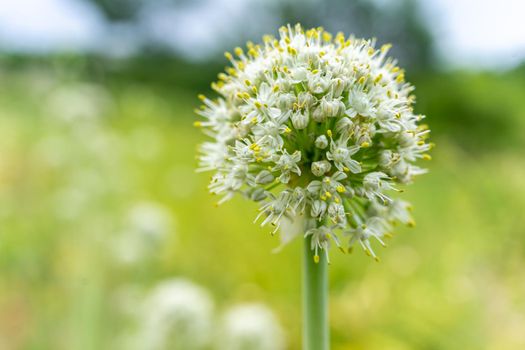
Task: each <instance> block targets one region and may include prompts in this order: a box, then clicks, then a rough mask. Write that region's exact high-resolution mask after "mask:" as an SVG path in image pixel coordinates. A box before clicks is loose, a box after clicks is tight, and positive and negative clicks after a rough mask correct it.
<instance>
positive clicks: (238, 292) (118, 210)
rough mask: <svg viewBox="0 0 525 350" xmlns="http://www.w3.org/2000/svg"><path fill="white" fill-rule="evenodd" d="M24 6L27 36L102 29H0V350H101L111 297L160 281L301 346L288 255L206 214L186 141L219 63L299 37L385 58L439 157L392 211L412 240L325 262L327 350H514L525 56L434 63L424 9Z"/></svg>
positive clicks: (235, 213)
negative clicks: (408, 89) (63, 23)
mask: <svg viewBox="0 0 525 350" xmlns="http://www.w3.org/2000/svg"><path fill="white" fill-rule="evenodd" d="M15 2H16V1H15V0H12V2H11V1H7V2H3V3H2V4H0V19H1V18H6V17H5V16H6V15H5V14H6V13H8V14H9V13H11V12H9V11H7V10H8V9H9V8H10V6H11V7H13V8H15V9H19V10H20V7H21V6H20V5H16V4H15ZM24 2H28V4H26V5H27V6H29V5H31V4H32V6H34V7H31V8H29V7H28V9H30V10H28V11H29V12H31V13H35V14H36V15H41V18H40V19H39V21H40V22H42V23H40V22H38V21H36V22H35V20H34V18H33V19H32V17H27V18H24V17H23V16H22V18H19V21H20V23H23V24H26V25H28V26H30V25H31V24H32V25H33V26H34V27H36V28H37V29H38V30H37V34H40V35H42V31H40V29H39V28H41V27H39V25H40V26H42V27H43V28H47V27H46V26H53V22H54V21H55V19H54V18H55V17H54V16H53V15H52V12H53V11H55V8H58V7H60V6H70V5H71V4H72V3H75V4H76V5H75V6H80V5H79V3H82V6H83V7H81V9H82V10H83V11H84V10H86V9H89V12H82V11H81V12H80V14H81V16H80V17H79V18H82V17H83V16H84V17H89V18H91V17H93V18H95V19H94V21H95V22H96V23H98V24H99V25H100V26H103V27H101V28H105V30H106V31H104V32H102V31H100V30H98V31H97V30H95V31H94V32H93V33H92V34H91V35H92V38H93V40H91V39H89V40H88V39H85V38H84V36H83V35H84V34H78V33H77V32H75V31H73V32H72V33H71V37H68V38H66V39H64V40H65V41H60V42H59V44H53V43H51V44H49V45H47V46H46V45H44V44H45V38H44V36H42V39H41V40H40V39H39V38H40V37H39V36H38V35H36V36H23V35H22V34H20V33H22V31H23V30H22V29H23V28H24V27H23V26H22V27H17V26H16V25H14V26H11V29H10V31H8V30H7V29H5V28H6V27H5V26H4V27H2V25H1V24H0V48H1V49H0V50H1V51H0V53H1V54H0V349H9V350H11V349H35V350H36V349H39V350H40V349H49V350H55V349H75V350H76V349H116V348H118V346H117V339H121V338H122V337H125V335H126V334H127V333H129V332H132V331H130V329H132V328H133V326H132V323H133V321H132V320H131V321H130V316H129V315H128V314H127V312H125V311H123V309H126V308H130V307H131V309H133V308H134V307H135V306H136V304H135V303H133V302H132V303H131V306H130V305H127V306H123V304H126V302H125V300H124V301H123V299H126V298H125V295H126V291H128V292H129V291H130V290H139V291H147V290H150V289H151V288H153V287H154V286H155V285H156V284H158V283H159V282H161V281H163V280H166V279H169V278H173V277H182V278H185V279H188V280H191V281H193V282H194V283H196V284H198V285H200V286H201V287H203V288H204V289H206V290H208V291H209V293H210V295H211V296H212V297H213V299H214V301H215V304H216V310H217V314H221V312H223V311H224V310H226V309H227V308H228V307H230V306H232V305H235V304H237V303H240V302H261V303H264V304H265V305H267V306H268V307H269V308H271V310H273V312H274V313H275V315H276V317H277V319H278V320H279V322H280V324H281V326H282V328H283V329H284V333H285V338H286V344H287V348H288V349H299V348H300V332H301V314H300V300H301V299H300V290H299V288H300V251H301V249H300V242H293V243H292V244H290V245H289V246H287V247H285V248H284V249H283V250H282V251H281V252H280V253H278V254H274V253H272V250H273V249H274V248H275V247H277V246H278V245H279V243H280V242H279V238H278V237H277V236H275V237H272V236H271V235H270V233H269V230H268V229H261V228H259V227H258V226H257V225H254V224H252V220H253V218H254V217H255V215H256V212H257V206H256V204H254V203H249V202H246V201H244V200H243V199H239V198H236V199H234V200H233V201H231V202H229V203H227V204H225V205H223V206H220V207H219V208H215V207H214V203H215V201H216V199H215V198H213V196H211V195H209V194H208V193H207V190H206V186H207V182H208V180H209V174H196V173H195V172H194V169H195V167H196V160H195V150H196V146H197V144H198V143H200V142H202V141H204V139H205V137H204V136H202V135H201V134H200V133H199V131H198V130H194V128H193V127H192V123H193V120H194V115H193V109H194V108H195V107H197V106H198V104H199V103H198V100H197V99H196V95H197V93H199V92H205V93H210V88H209V82H211V81H212V80H214V78H215V76H216V74H217V73H219V72H220V71H221V70H222V69H223V68H224V66H225V65H226V60H225V59H223V56H222V53H221V51H222V50H223V49H228V48H231V47H234V46H235V45H240V44H241V43H242V42H244V41H245V40H248V39H250V40H253V41H258V40H259V38H260V35H261V34H262V33H264V32H269V33H275V32H276V29H277V28H278V26H279V25H281V24H283V23H288V22H291V23H295V22H297V21H299V22H301V23H303V24H304V25H305V26H318V25H323V26H324V27H325V28H327V29H328V30H331V31H334V32H335V31H339V30H342V31H344V32H346V33H350V32H353V33H356V35H359V36H376V37H377V38H378V41H379V43H384V42H392V43H393V45H394V48H395V50H394V51H393V55H394V56H396V57H399V59H400V63H401V65H402V66H404V67H406V68H407V78H408V80H409V81H411V82H412V83H414V84H415V86H416V96H417V101H418V102H417V104H416V110H417V111H418V112H419V113H422V114H426V115H427V117H428V119H427V122H428V124H429V125H430V127H431V129H432V139H433V141H434V142H435V143H436V144H437V147H436V148H435V150H434V151H433V153H432V156H433V161H432V162H429V163H427V164H428V166H429V168H430V173H429V174H427V175H425V176H422V177H421V178H419V179H418V181H416V183H415V184H414V185H413V186H411V187H409V188H408V191H406V192H405V193H403V194H402V197H403V198H404V199H407V200H409V201H411V202H412V203H413V204H414V207H415V211H414V216H415V218H416V222H417V226H416V227H415V228H412V229H408V228H404V227H399V229H398V234H397V235H396V236H395V237H394V239H393V240H392V241H391V242H390V244H389V247H388V248H387V249H385V250H382V251H381V252H380V255H381V258H382V262H381V263H379V264H378V263H376V262H374V261H373V260H371V259H369V258H367V257H366V255H365V254H362V252H360V251H356V252H355V253H354V254H352V255H342V254H339V253H338V252H336V251H335V250H334V251H333V252H332V255H331V256H332V260H333V262H332V265H331V267H330V288H331V292H330V293H331V295H330V298H331V301H330V321H331V330H332V348H333V349H334V350H342V349H394V350H398V349H399V350H404V349H498V350H499V349H525V331H524V330H525V275H524V269H525V236H524V233H525V215H523V210H524V208H525V152H524V149H525V133H524V132H523V131H524V130H525V65H524V64H520V63H519V62H520V60H522V59H523V58H524V57H525V54H523V55H521V56H519V55H517V56H516V55H514V56H513V57H514V58H513V61H512V62H511V63H509V62H507V61H505V60H501V62H499V61H498V59H497V58H496V59H494V58H493V59H492V61H491V62H492V63H491V64H488V65H485V64H477V63H479V62H477V63H476V62H474V63H469V62H470V61H468V59H466V58H465V61H464V62H463V61H462V60H463V58H461V57H460V58H458V57H456V58H455V59H454V58H452V59H450V57H449V54H453V52H450V51H447V49H446V48H445V49H444V48H443V45H442V43H443V42H446V41H447V40H452V39H451V38H447V37H446V34H443V33H440V32H439V31H438V32H436V31H435V30H433V29H435V28H434V27H435V26H436V24H435V23H438V18H437V17H434V16H433V14H431V15H428V13H427V15H424V14H423V12H424V7H423V6H422V1H419V2H418V1H410V0H406V1H395V2H394V1H386V0H385V1H355V2H345V1H306V2H298V1H292V0H290V1H282V2H277V1H267V2H262V1H240V0H237V1H234V2H224V1H223V2H222V5H221V4H219V2H213V1H204V0H202V1H196V2H191V1H180V0H179V1H168V0H167V1H153V2H146V1H141V0H119V1H106V0H92V1H87V0H86V1H80V0H78V1H74V0H69V1H68V0H62V1H58V0H57V1H55V2H56V3H57V4H58V5H56V4H55V5H53V6H55V7H53V6H51V5H50V4H51V3H53V1H51V0H46V1H44V2H41V3H38V2H35V1H29V0H27V1H26V0H24V1H21V3H24ZM437 2H439V1H437ZM48 3H49V4H48ZM482 3H483V4H485V2H482ZM510 3H514V4H516V2H512V1H510ZM56 6H58V7H56ZM221 6H222V7H221ZM46 9H48V10H49V12H45V10H46ZM233 9H237V10H235V11H233ZM190 10H191V11H190ZM508 10H509V12H512V11H513V9H508ZM514 10H515V11H517V9H514ZM42 11H43V12H42ZM86 11H87V10H86ZM221 11H222V12H221ZM229 11H230V12H229ZM66 12H67V11H66ZM427 12H428V8H427ZM2 13H3V14H2ZM12 13H13V14H14V15H17V14H19V13H18V12H16V11H14V12H12ZM88 14H90V15H88ZM93 14H95V15H93ZM170 14H171V15H172V17H170V16H169V15H170ZM181 14H183V15H181ZM256 14H257V15H256ZM66 15H67V13H66ZM459 15H461V14H459ZM2 16H4V17H2ZM90 16H91V17H90ZM192 16H193V17H192ZM229 16H230V17H229ZM436 16H437V15H436ZM443 16H446V14H444V15H443ZM10 18H11V17H10ZM66 18H67V16H66ZM188 18H189V19H191V18H193V19H194V22H191V21H190V20H189V19H188ZM230 20H231V21H230ZM501 20H503V21H504V20H505V19H501ZM70 21H72V22H75V21H77V19H75V18H70ZM214 21H215V22H214ZM480 21H482V19H481V17H480ZM0 22H1V21H0ZM209 22H213V23H212V24H210V25H208V26H207V27H206V26H205V25H204V23H208V24H209ZM5 23H6V22H4V24H5ZM38 23H40V24H38ZM56 23H57V22H54V25H55V26H56ZM75 23H76V22H75ZM191 23H193V24H191ZM15 24H16V23H15ZM36 24H38V25H36ZM494 26H496V24H494ZM12 28H14V29H12ZM20 28H22V29H20ZM65 28H66V29H65V30H66V31H67V27H65ZM170 28H171V29H172V30H173V33H172V32H170ZM515 30H516V31H518V32H520V30H521V34H523V33H525V28H523V27H522V28H515ZM19 31H20V32H19ZM206 31H207V33H204V34H203V32H206ZM59 32H60V35H63V34H64V33H63V32H62V31H59ZM81 33H83V32H82V31H81ZM217 33H218V34H217ZM18 34H20V36H19V37H18V36H17V35H18ZM212 34H216V35H215V36H213V35H212ZM60 35H59V37H60V38H62V37H61V36H60ZM77 35H78V36H77ZM444 35H445V37H443V36H444ZM450 35H454V33H452V34H450ZM82 38H84V39H82ZM61 40H62V39H61ZM82 40H84V42H86V43H84V44H81V43H82V42H83V41H82ZM64 42H65V44H64ZM79 43H80V44H79ZM440 43H441V44H440ZM77 44H78V45H77ZM493 44H494V43H492V42H490V41H489V40H487V42H486V45H487V46H490V45H493ZM522 52H525V50H522ZM473 56H476V54H473ZM137 232H138V233H137ZM143 232H146V233H145V234H142V233H143ZM123 295H124V296H123ZM137 308H138V306H137ZM131 318H132V317H131ZM169 348H170V346H167V347H166V349H169Z"/></svg>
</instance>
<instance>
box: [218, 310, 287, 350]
mask: <svg viewBox="0 0 525 350" xmlns="http://www.w3.org/2000/svg"><path fill="white" fill-rule="evenodd" d="M283 333H284V332H283V330H282V328H281V326H280V325H279V322H278V321H277V319H276V317H275V316H274V314H273V313H272V311H271V310H270V309H269V308H267V307H266V306H264V305H262V304H241V305H237V306H235V307H233V308H232V309H230V310H229V311H227V312H226V314H225V315H224V318H223V325H222V327H221V331H220V337H219V340H220V341H219V344H217V349H218V350H280V349H284V335H283Z"/></svg>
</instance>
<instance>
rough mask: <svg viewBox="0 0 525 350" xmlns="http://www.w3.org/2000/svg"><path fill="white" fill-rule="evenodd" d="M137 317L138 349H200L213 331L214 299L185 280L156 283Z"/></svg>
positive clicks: (205, 344)
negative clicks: (138, 324) (138, 325)
mask: <svg viewBox="0 0 525 350" xmlns="http://www.w3.org/2000/svg"><path fill="white" fill-rule="evenodd" d="M139 317H140V318H141V320H140V332H139V334H138V335H139V336H138V340H137V341H138V342H139V343H138V344H137V345H138V346H137V348H140V349H166V348H170V349H181V350H182V349H184V350H187V349H202V348H203V347H205V346H207V343H208V341H209V340H210V337H211V334H212V318H213V301H212V299H211V296H210V295H209V293H208V292H207V291H206V290H204V289H203V288H201V287H199V286H197V285H195V284H194V283H192V282H191V281H188V280H185V279H173V280H168V281H164V282H162V283H160V284H159V285H157V286H156V287H155V288H154V289H153V290H152V291H151V292H150V293H149V295H148V296H147V297H146V299H145V301H144V304H143V309H142V312H141V315H140V316H139Z"/></svg>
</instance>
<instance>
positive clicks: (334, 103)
mask: <svg viewBox="0 0 525 350" xmlns="http://www.w3.org/2000/svg"><path fill="white" fill-rule="evenodd" d="M279 33H280V37H279V38H274V37H272V36H265V37H264V38H263V43H262V44H260V45H255V44H253V43H251V42H248V44H247V49H246V50H243V49H241V48H236V49H235V50H234V53H235V57H234V55H232V54H230V53H226V57H227V58H228V59H229V61H230V62H231V65H232V66H231V67H228V68H227V69H226V73H221V74H219V81H218V82H216V83H213V84H212V87H213V89H214V90H215V91H216V92H217V93H218V95H219V97H218V98H217V99H209V98H206V97H204V96H199V97H200V99H201V100H202V101H203V103H204V105H203V106H202V108H201V109H200V110H198V111H197V113H198V114H199V115H200V116H202V117H204V120H201V121H197V122H196V123H195V125H196V126H197V127H201V128H202V129H203V130H204V132H205V133H206V134H207V135H209V136H210V137H211V138H212V139H213V140H212V141H209V142H205V143H204V144H203V145H202V146H201V149H200V170H212V171H215V175H213V178H212V180H211V183H210V186H209V189H210V191H211V192H212V193H215V194H218V195H221V196H222V198H221V199H220V200H219V204H220V203H222V202H224V201H226V200H228V199H230V198H231V197H232V196H233V195H234V194H235V193H242V194H244V195H245V196H246V197H248V198H250V199H252V200H254V201H257V202H260V203H261V208H260V215H258V217H257V220H260V221H261V223H262V225H265V224H268V223H270V224H272V225H274V226H275V229H274V232H276V231H277V229H278V228H279V226H280V223H281V220H282V219H283V218H284V217H288V218H297V217H300V216H306V217H309V218H313V219H315V220H317V225H315V227H314V228H313V229H310V230H308V231H307V232H306V236H312V238H313V239H312V240H311V242H312V249H314V250H315V252H316V254H315V257H316V260H318V251H319V250H323V249H324V250H325V252H326V251H327V248H328V247H329V246H330V244H332V243H334V244H336V245H337V246H339V247H340V248H341V249H342V250H343V251H346V250H347V247H351V246H352V245H353V244H354V243H358V244H359V245H360V246H361V247H362V248H363V249H364V250H365V252H366V253H367V254H369V255H371V256H373V257H375V258H376V259H377V257H376V255H375V253H374V251H373V249H372V246H371V244H370V241H371V240H372V239H375V240H377V241H378V242H379V243H380V244H384V242H383V238H384V237H385V236H388V235H389V234H390V232H391V230H392V225H393V224H394V223H395V222H404V223H406V224H412V222H413V221H412V219H411V217H410V215H409V213H408V211H407V210H408V208H409V205H408V204H407V203H405V202H402V201H398V200H395V199H393V198H392V194H394V192H400V189H399V187H398V186H399V185H403V184H407V183H410V182H411V181H412V180H413V178H414V177H415V176H416V175H419V174H422V173H424V172H425V170H424V169H422V168H420V167H418V166H416V165H415V162H416V161H417V160H418V159H420V158H422V159H430V156H429V155H428V154H427V151H429V149H430V144H429V143H427V142H426V139H427V137H428V134H429V130H428V128H427V127H426V126H425V125H423V124H420V121H421V120H422V119H423V118H424V116H422V115H417V114H414V111H413V107H412V105H413V103H414V101H415V98H414V96H413V95H412V94H411V93H412V91H413V87H412V86H411V85H410V84H409V83H407V82H405V75H404V71H403V70H402V69H400V68H399V67H398V66H397V65H396V61H395V60H393V59H391V58H388V57H387V53H388V50H389V47H390V45H383V46H382V47H381V48H379V49H376V48H375V40H364V39H357V38H354V37H350V38H345V36H344V35H343V34H342V33H339V34H337V35H336V36H335V37H333V36H332V35H331V34H330V33H328V32H326V31H324V30H323V29H321V28H317V29H310V30H307V31H304V30H303V29H302V28H301V27H300V26H299V25H297V26H295V28H291V27H290V26H288V27H282V28H281V29H280V30H279Z"/></svg>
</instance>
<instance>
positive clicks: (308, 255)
mask: <svg viewBox="0 0 525 350" xmlns="http://www.w3.org/2000/svg"><path fill="white" fill-rule="evenodd" d="M312 225H315V221H314V220H312V219H307V220H306V224H305V229H308V228H310V227H312ZM310 244H311V236H308V237H306V238H305V239H304V251H303V350H328V349H329V348H330V345H329V344H330V334H329V331H328V269H327V261H326V256H325V255H324V254H321V256H320V257H319V258H320V259H319V262H318V263H315V261H314V254H315V252H314V251H313V250H312V249H311V246H310Z"/></svg>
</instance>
